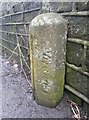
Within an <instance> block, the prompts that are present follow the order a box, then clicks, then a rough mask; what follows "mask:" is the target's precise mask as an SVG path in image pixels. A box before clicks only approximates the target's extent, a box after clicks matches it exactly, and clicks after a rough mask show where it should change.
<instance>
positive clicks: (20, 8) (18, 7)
mask: <svg viewBox="0 0 89 120" xmlns="http://www.w3.org/2000/svg"><path fill="white" fill-rule="evenodd" d="M23 10H24V9H23V2H20V3H17V4H15V5H14V6H13V11H14V13H16V12H21V11H23Z"/></svg>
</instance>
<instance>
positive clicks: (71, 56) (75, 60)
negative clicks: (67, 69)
mask: <svg viewBox="0 0 89 120" xmlns="http://www.w3.org/2000/svg"><path fill="white" fill-rule="evenodd" d="M83 51H84V49H83V45H80V44H77V43H73V42H67V58H66V59H67V62H68V63H71V64H74V65H76V66H78V67H82V63H83V54H84V53H83Z"/></svg>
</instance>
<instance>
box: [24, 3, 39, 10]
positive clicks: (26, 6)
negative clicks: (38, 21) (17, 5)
mask: <svg viewBox="0 0 89 120" xmlns="http://www.w3.org/2000/svg"><path fill="white" fill-rule="evenodd" d="M23 7H24V11H26V10H32V9H35V8H40V7H41V2H24V3H23Z"/></svg>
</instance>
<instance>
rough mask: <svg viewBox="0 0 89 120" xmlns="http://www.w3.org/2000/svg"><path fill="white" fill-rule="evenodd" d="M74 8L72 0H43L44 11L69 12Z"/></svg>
mask: <svg viewBox="0 0 89 120" xmlns="http://www.w3.org/2000/svg"><path fill="white" fill-rule="evenodd" d="M71 10H72V2H43V3H42V11H43V12H69V11H71Z"/></svg>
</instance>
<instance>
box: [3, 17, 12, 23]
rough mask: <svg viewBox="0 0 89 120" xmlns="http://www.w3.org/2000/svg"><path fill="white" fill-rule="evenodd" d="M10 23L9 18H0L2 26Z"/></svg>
mask: <svg viewBox="0 0 89 120" xmlns="http://www.w3.org/2000/svg"><path fill="white" fill-rule="evenodd" d="M10 21H11V17H6V18H2V24H5V23H9V22H10Z"/></svg>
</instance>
